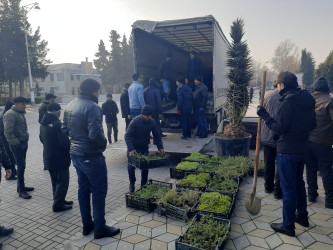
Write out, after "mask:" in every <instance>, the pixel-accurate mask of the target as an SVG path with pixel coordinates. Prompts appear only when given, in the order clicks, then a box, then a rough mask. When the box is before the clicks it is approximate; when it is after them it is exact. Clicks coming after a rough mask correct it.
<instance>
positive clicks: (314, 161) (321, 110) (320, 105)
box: [306, 78, 333, 209]
mask: <svg viewBox="0 0 333 250" xmlns="http://www.w3.org/2000/svg"><path fill="white" fill-rule="evenodd" d="M313 90H314V93H313V94H312V96H313V97H314V99H315V100H316V122H317V127H316V128H315V129H314V130H312V131H311V133H310V136H309V152H308V154H307V160H306V179H307V183H308V199H309V201H310V202H315V201H316V198H317V197H318V192H317V189H318V185H317V171H318V170H319V171H320V175H321V178H322V180H323V185H324V189H325V207H326V208H331V209H333V169H332V164H333V149H332V145H333V98H332V97H331V96H330V94H329V92H330V90H329V87H328V83H327V81H326V79H325V78H320V79H318V80H317V81H316V82H315V83H314V84H313Z"/></svg>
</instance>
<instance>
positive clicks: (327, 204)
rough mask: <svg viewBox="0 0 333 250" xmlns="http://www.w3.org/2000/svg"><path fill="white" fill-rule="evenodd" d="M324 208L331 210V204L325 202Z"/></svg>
mask: <svg viewBox="0 0 333 250" xmlns="http://www.w3.org/2000/svg"><path fill="white" fill-rule="evenodd" d="M325 207H326V208H330V209H333V203H326V202H325Z"/></svg>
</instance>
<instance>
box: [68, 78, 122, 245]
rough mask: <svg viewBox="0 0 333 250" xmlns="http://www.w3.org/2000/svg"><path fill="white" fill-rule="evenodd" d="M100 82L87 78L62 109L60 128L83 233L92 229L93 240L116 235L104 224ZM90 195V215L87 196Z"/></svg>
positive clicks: (103, 159)
mask: <svg viewBox="0 0 333 250" xmlns="http://www.w3.org/2000/svg"><path fill="white" fill-rule="evenodd" d="M99 89H100V84H99V83H98V82H97V81H96V80H94V79H86V80H84V81H83V82H82V83H81V85H80V95H79V96H78V97H77V98H76V99H74V100H73V101H71V102H70V103H69V104H68V105H67V106H66V108H65V112H64V124H63V129H64V131H65V132H66V134H67V135H69V139H70V142H71V146H70V155H71V159H72V161H73V165H74V167H75V168H76V172H77V175H78V182H79V204H80V211H81V217H82V223H83V231H82V234H83V235H88V234H90V233H91V232H92V231H93V230H94V237H95V239H100V238H104V237H112V236H114V235H116V234H119V232H120V230H119V228H114V227H109V226H107V225H106V224H105V198H106V194H107V190H108V180H107V168H106V163H105V158H104V156H103V152H104V150H105V148H106V144H107V141H106V138H105V135H104V131H103V126H102V115H103V113H102V109H101V108H100V107H99V106H98V105H97V103H98V97H99ZM91 194H92V203H93V211H94V213H93V216H94V221H93V220H92V217H91V207H90V199H91Z"/></svg>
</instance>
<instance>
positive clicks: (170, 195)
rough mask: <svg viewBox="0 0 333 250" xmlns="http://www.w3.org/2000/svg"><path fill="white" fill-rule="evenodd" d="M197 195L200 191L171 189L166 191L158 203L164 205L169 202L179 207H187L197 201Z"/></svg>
mask: <svg viewBox="0 0 333 250" xmlns="http://www.w3.org/2000/svg"><path fill="white" fill-rule="evenodd" d="M199 196H200V193H199V192H198V191H192V190H189V191H177V190H175V189H172V190H170V191H169V192H167V193H166V194H165V195H164V196H163V197H162V198H161V199H160V200H159V201H158V203H160V204H162V205H163V206H164V207H166V206H167V204H168V203H169V204H171V205H173V206H176V207H178V208H180V209H188V208H191V207H193V206H194V205H195V204H196V203H197V201H198V199H199Z"/></svg>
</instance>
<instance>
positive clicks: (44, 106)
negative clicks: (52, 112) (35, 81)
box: [38, 94, 57, 123]
mask: <svg viewBox="0 0 333 250" xmlns="http://www.w3.org/2000/svg"><path fill="white" fill-rule="evenodd" d="M56 98H57V96H55V95H53V94H47V95H46V96H45V102H43V103H42V105H40V107H39V109H38V112H39V117H38V122H39V123H41V121H42V119H43V116H44V114H45V113H46V112H47V105H49V104H50V103H52V102H55V99H56Z"/></svg>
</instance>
